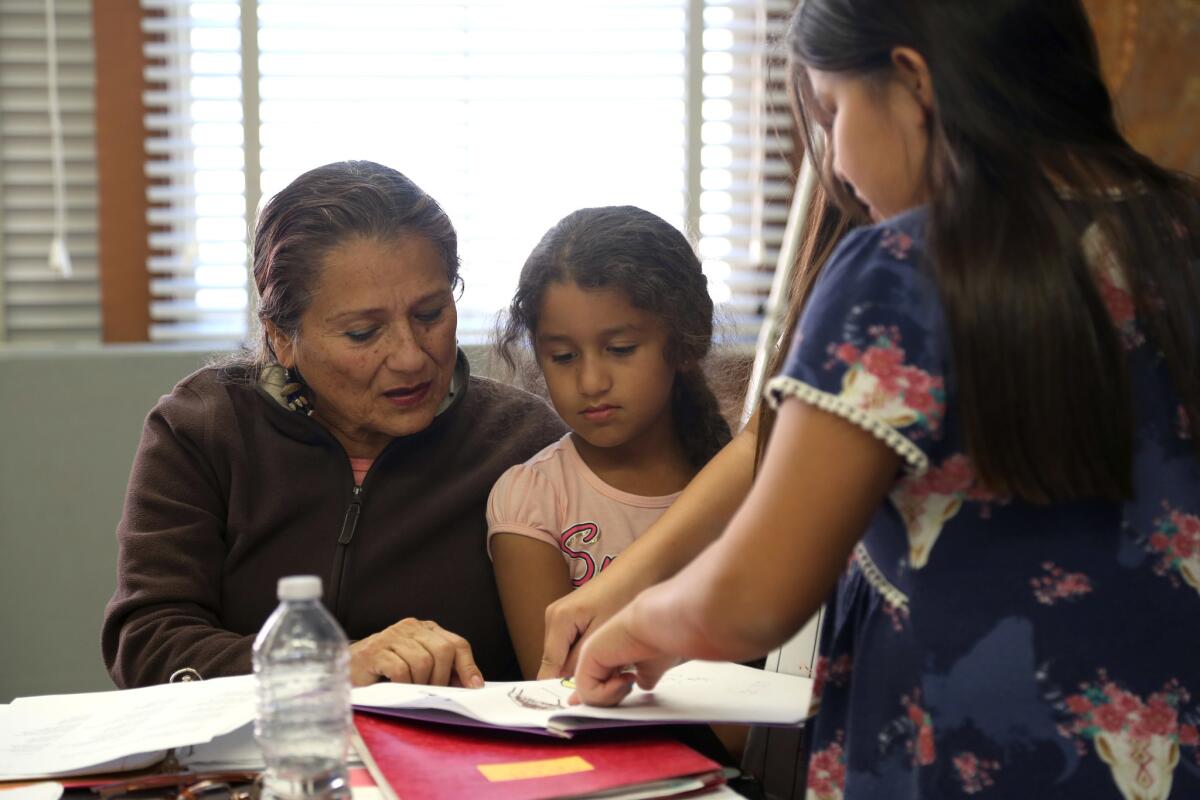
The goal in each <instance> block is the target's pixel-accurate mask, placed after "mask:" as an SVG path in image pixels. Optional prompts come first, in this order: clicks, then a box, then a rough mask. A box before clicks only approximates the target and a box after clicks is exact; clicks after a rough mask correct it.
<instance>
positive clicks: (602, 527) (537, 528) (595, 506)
mask: <svg viewBox="0 0 1200 800" xmlns="http://www.w3.org/2000/svg"><path fill="white" fill-rule="evenodd" d="M677 497H679V492H676V493H675V494H669V495H665V496H662V497H643V496H642V495H636V494H629V493H628V492H622V491H620V490H617V489H614V488H613V487H611V486H609V485H608V484H607V483H605V482H604V481H602V480H600V478H599V476H597V475H596V473H594V472H592V470H591V469H589V468H588V466H587V464H585V463H583V459H582V458H580V457H579V452H578V451H577V450H576V449H575V445H574V444H573V443H572V442H571V434H569V433H568V434H567V435H566V436H564V437H563V438H561V439H559V440H558V441H557V442H555V443H554V444H552V445H550V446H549V447H547V448H546V449H544V450H542V451H541V452H540V453H538V454H537V455H535V456H534V457H533V458H531V459H529V460H528V461H526V462H525V463H524V464H518V465H517V466H515V467H510V468H509V469H508V471H507V472H505V473H504V474H503V475H501V476H500V480H498V481H496V485H495V486H494V487H492V494H491V496H490V497H488V505H487V522H488V552H489V553H490V552H491V542H492V537H493V536H495V535H496V534H497V533H501V532H503V533H516V534H520V535H521V536H528V537H530V538H532V539H537V540H539V541H543V542H545V543H546V544H548V545H550V546H551V547H553V548H554V549H555V550H558V551H559V552H560V553H562V557H563V558H564V559H565V560H566V562H567V569H568V570H569V571H570V573H571V585H572V586H582V585H583V584H585V583H587V582H588V581H589V580H591V579H592V578H593V577H594V576H595V575H596V573H598V572H600V571H601V570H602V569H604V568H605V567H606V566H608V564H609V562H610V561H612V560H613V559H614V558H616V557H617V554H619V553H620V552H621V551H622V550H624V549H625V548H626V547H628V546H629V545H630V544H631V543H632V542H633V540H634V539H636V538H637V537H638V536H640V535H641V533H642V531H644V530H646V529H647V528H649V527H650V526H651V525H652V524H653V523H654V521H655V520H657V519H658V518H659V517H661V516H662V514H663V512H664V511H666V510H667V507H668V506H670V505H671V503H673V502H675V498H677Z"/></svg>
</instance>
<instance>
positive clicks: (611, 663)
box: [570, 607, 682, 706]
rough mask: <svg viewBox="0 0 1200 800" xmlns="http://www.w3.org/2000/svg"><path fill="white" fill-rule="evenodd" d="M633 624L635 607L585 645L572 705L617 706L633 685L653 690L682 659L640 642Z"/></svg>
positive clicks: (602, 629)
mask: <svg viewBox="0 0 1200 800" xmlns="http://www.w3.org/2000/svg"><path fill="white" fill-rule="evenodd" d="M632 623H633V608H632V607H627V608H626V609H625V610H624V611H622V612H621V613H619V614H617V615H616V616H615V617H613V618H612V619H610V620H609V621H608V622H606V623H604V624H603V625H602V626H600V628H598V629H597V630H596V632H595V634H593V635H592V636H591V637H590V638H589V639H588V640H587V642H586V643H585V644H584V645H583V647H582V648H581V650H580V653H579V663H578V665H577V666H576V669H575V694H573V695H572V696H571V700H570V702H571V703H572V704H575V703H581V702H582V703H587V704H588V705H593V706H615V705H616V704H617V703H619V702H621V700H623V699H624V698H625V696H626V695H627V694H629V692H630V691H631V690H632V689H633V684H634V683H637V685H638V686H640V687H641V688H643V689H647V690H649V689H653V688H654V687H655V686H657V685H658V681H659V680H660V679H661V678H662V676H663V673H665V672H666V671H667V670H669V669H670V668H671V667H673V666H675V665H676V664H678V663H679V662H680V661H681V660H682V659H680V658H678V657H676V656H673V655H670V654H667V653H664V652H663V651H662V650H660V649H659V648H657V647H655V646H654V645H653V644H650V643H648V642H646V641H644V640H641V639H639V638H638V637H637V636H636V635H635V634H634V631H633V624H632Z"/></svg>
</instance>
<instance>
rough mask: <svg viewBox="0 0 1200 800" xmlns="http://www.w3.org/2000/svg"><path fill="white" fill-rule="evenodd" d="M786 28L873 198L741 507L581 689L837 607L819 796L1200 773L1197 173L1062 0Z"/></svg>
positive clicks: (611, 685) (835, 154) (1117, 786)
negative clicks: (1167, 148) (1153, 128)
mask: <svg viewBox="0 0 1200 800" xmlns="http://www.w3.org/2000/svg"><path fill="white" fill-rule="evenodd" d="M789 44H790V47H791V54H792V58H793V64H794V75H793V77H794V79H795V80H794V85H795V86H796V88H797V95H798V97H797V99H798V106H799V108H800V110H801V111H800V121H801V123H802V128H803V129H804V130H805V132H806V134H807V136H808V138H809V144H810V147H811V148H812V150H811V152H822V150H821V149H820V148H821V147H822V146H823V152H824V154H825V163H824V168H823V172H824V173H825V174H824V178H825V181H826V187H827V189H828V190H829V191H830V192H831V193H832V194H833V195H834V196H835V197H836V198H838V199H839V200H840V204H841V205H842V206H843V208H844V209H845V210H847V211H848V212H850V213H855V212H856V211H865V212H866V213H868V214H869V215H870V217H871V218H872V220H873V221H874V224H873V225H870V226H867V227H862V228H859V229H858V230H856V231H854V232H853V233H851V234H850V235H849V236H847V237H846V238H845V239H844V240H843V241H842V242H841V244H840V245H839V247H838V249H837V250H836V251H835V252H834V254H833V255H832V256H831V257H830V259H829V260H828V261H827V262H826V265H825V267H824V269H823V271H822V274H821V275H820V277H819V279H818V280H817V281H816V283H815V285H814V288H813V290H812V292H811V294H810V297H809V298H808V301H807V305H806V308H805V311H804V314H803V315H802V316H801V318H800V322H799V324H798V326H797V330H796V332H795V334H794V337H793V340H792V344H791V350H790V354H789V356H788V358H787V361H786V365H785V367H784V370H783V372H782V374H781V375H779V376H777V377H776V378H774V379H773V380H772V381H771V382H770V384H769V387H768V392H767V395H768V400H769V402H770V403H772V404H773V405H774V406H775V407H776V408H777V409H778V416H777V420H776V423H775V426H774V428H773V432H772V434H771V439H770V442H769V444H768V446H767V450H766V454H765V457H764V459H763V462H762V464H761V468H760V471H759V474H758V477H757V480H756V481H755V484H754V486H753V488H752V489H751V490H750V494H749V496H748V497H747V499H746V501H745V502H744V503H743V505H742V506H741V508H740V509H739V511H738V512H737V514H736V515H735V516H734V517H733V519H732V521H731V522H730V524H729V526H728V527H727V529H726V531H725V533H724V535H723V536H722V537H721V538H720V539H719V540H718V541H717V542H715V543H714V544H713V545H712V546H710V547H709V548H708V549H707V550H706V551H705V552H704V553H703V554H702V555H700V556H699V557H698V558H697V559H696V560H695V561H693V562H692V563H691V564H690V565H689V566H687V567H686V568H684V569H683V570H682V571H680V572H679V573H677V574H676V575H675V577H673V578H671V579H669V580H667V581H665V582H663V583H661V584H659V585H658V586H655V587H653V588H651V589H648V590H646V591H644V592H642V593H641V594H640V595H639V596H638V597H637V599H636V600H634V601H633V602H632V603H631V604H630V605H629V606H627V607H626V608H625V609H624V610H623V611H621V612H620V613H618V614H617V615H615V616H613V617H612V618H611V619H610V620H609V621H608V622H607V623H605V624H604V625H603V626H602V627H600V628H599V630H598V631H596V632H595V633H593V634H592V636H591V638H590V639H588V640H587V641H586V642H585V643H584V645H583V648H582V651H581V654H580V658H579V663H578V665H577V668H576V679H577V682H578V686H579V695H580V697H581V698H582V700H584V701H586V702H595V703H614V702H617V701H619V700H620V699H621V697H623V696H624V695H625V693H627V692H628V690H629V688H630V685H631V683H632V682H633V681H635V680H636V682H637V683H639V684H640V685H642V686H644V687H651V686H653V685H654V684H655V683H656V681H657V680H658V678H659V677H660V676H661V674H662V672H663V671H664V670H666V669H667V668H669V667H670V666H672V665H673V664H675V663H677V662H678V661H679V660H680V659H681V658H717V659H738V660H744V659H748V658H752V657H755V656H758V655H761V654H762V653H764V652H766V651H767V650H769V649H770V648H772V647H775V646H777V645H778V644H780V643H781V642H783V641H785V640H786V639H787V638H788V637H789V636H790V635H791V634H792V633H793V632H794V631H795V630H796V629H797V628H798V627H799V626H800V625H801V624H802V623H803V622H804V621H805V620H806V619H807V618H808V617H809V616H810V615H811V614H812V613H813V612H814V611H815V610H816V609H817V608H818V606H819V605H820V604H821V603H823V602H824V603H825V604H826V608H827V614H826V616H825V623H824V626H823V629H822V631H821V658H820V661H819V665H818V674H817V676H816V679H815V684H816V685H815V687H814V688H815V691H814V718H813V719H812V721H811V723H810V735H809V741H810V748H811V751H810V758H809V764H808V797H810V798H819V799H820V800H827V799H829V800H832V799H834V798H906V797H911V798H917V797H920V798H928V797H959V796H963V795H972V796H979V797H989V796H991V797H1019V798H1026V797H1056V798H1057V797H1065V798H1104V797H1114V798H1118V797H1124V798H1147V799H1148V798H1155V799H1161V798H1167V797H1196V796H1200V737H1198V735H1197V724H1198V723H1200V644H1198V641H1197V640H1198V632H1200V188H1198V186H1197V183H1196V181H1195V179H1194V178H1191V177H1188V176H1183V175H1178V174H1174V173H1171V172H1169V171H1167V170H1164V169H1162V168H1160V167H1158V166H1157V165H1155V164H1154V163H1152V162H1150V161H1149V160H1148V159H1146V158H1145V157H1144V156H1142V155H1140V154H1138V153H1137V152H1136V151H1134V150H1133V149H1132V148H1131V147H1130V146H1129V144H1128V143H1127V142H1126V141H1125V140H1124V138H1123V137H1122V136H1121V134H1120V132H1119V130H1118V128H1117V126H1116V123H1115V121H1114V115H1113V109H1112V105H1111V101H1110V98H1109V95H1108V93H1107V91H1106V90H1105V88H1104V85H1103V83H1102V81H1101V77H1100V68H1099V64H1098V59H1097V52H1096V45H1095V41H1094V38H1093V36H1092V33H1091V31H1090V29H1089V27H1088V23H1087V17H1086V14H1085V11H1084V9H1083V7H1082V5H1081V3H1080V2H1079V1H1078V0H989V1H988V2H987V3H965V2H961V0H805V1H804V2H802V3H801V5H800V8H799V10H798V11H797V13H796V16H795V18H794V20H793V24H792V28H791V31H790V37H789ZM631 664H632V665H635V666H636V668H637V671H636V675H630V673H629V672H628V670H625V669H623V668H624V667H626V666H628V665H631Z"/></svg>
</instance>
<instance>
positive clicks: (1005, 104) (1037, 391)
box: [789, 0, 1200, 503]
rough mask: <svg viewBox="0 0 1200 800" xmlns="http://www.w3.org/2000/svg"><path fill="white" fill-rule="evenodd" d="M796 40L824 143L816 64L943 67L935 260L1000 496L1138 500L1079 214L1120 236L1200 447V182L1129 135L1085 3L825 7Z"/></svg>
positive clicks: (983, 450)
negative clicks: (901, 51) (1154, 157)
mask: <svg viewBox="0 0 1200 800" xmlns="http://www.w3.org/2000/svg"><path fill="white" fill-rule="evenodd" d="M789 43H790V48H791V55H792V58H793V61H794V65H795V69H796V71H797V76H796V81H797V84H798V85H799V87H800V94H801V99H802V106H803V107H804V108H803V109H802V112H801V114H800V122H801V127H802V129H803V131H804V135H805V137H806V139H807V140H808V142H809V146H810V147H813V146H815V140H816V138H817V134H816V126H815V125H814V124H813V122H812V120H811V118H810V114H809V110H810V109H811V108H812V104H811V96H810V95H811V86H810V85H809V84H808V81H807V78H806V75H805V73H803V68H804V67H813V68H815V69H819V70H822V71H829V72H844V73H853V74H855V75H859V76H863V77H865V78H869V79H875V80H879V81H886V80H889V79H890V78H891V76H892V74H893V72H892V70H893V67H892V51H893V49H894V48H896V47H900V46H904V47H909V48H912V49H913V50H915V51H917V52H919V53H920V54H921V55H922V57H923V58H924V59H925V61H926V63H927V65H928V68H929V71H930V75H931V79H932V89H933V96H934V104H933V105H934V108H933V111H932V113H931V115H930V119H929V130H930V139H931V148H930V157H929V159H928V162H927V164H926V165H925V170H926V181H927V186H928V190H929V191H928V195H929V197H930V200H929V227H928V241H929V251H930V262H931V263H930V264H929V268H930V269H932V271H933V274H934V277H935V279H936V282H937V286H938V291H939V292H940V295H941V299H942V304H943V306H944V308H945V313H946V318H947V324H948V326H949V332H950V337H951V342H952V350H953V368H954V375H955V380H956V381H957V387H958V396H959V404H958V411H959V413H960V415H961V419H962V429H963V435H964V438H965V442H966V446H967V451H968V454H969V455H970V457H971V460H972V461H973V463H974V466H975V469H976V472H977V474H978V475H979V477H980V478H981V480H982V481H983V482H984V483H985V484H986V485H987V486H988V487H989V488H991V489H993V490H995V491H998V492H1003V493H1008V494H1012V495H1015V496H1018V497H1021V498H1023V499H1025V500H1028V501H1031V502H1035V503H1045V502H1050V501H1058V500H1069V499H1082V498H1107V499H1112V500H1118V499H1123V498H1127V497H1129V496H1130V495H1131V494H1132V492H1133V477H1132V453H1133V441H1134V420H1133V409H1132V392H1131V388H1130V386H1129V381H1128V375H1127V368H1126V363H1125V355H1124V352H1123V349H1122V345H1121V342H1120V340H1119V336H1118V332H1117V331H1116V329H1115V327H1114V325H1113V323H1112V321H1111V319H1110V317H1109V316H1108V314H1107V312H1106V310H1105V305H1104V303H1103V301H1102V299H1101V295H1100V292H1099V291H1098V289H1097V287H1096V285H1095V283H1094V278H1093V273H1092V271H1091V269H1090V268H1089V266H1088V264H1087V262H1086V260H1085V258H1084V254H1083V252H1082V248H1081V242H1080V234H1081V231H1080V229H1079V223H1078V220H1077V218H1076V216H1073V211H1075V212H1077V211H1078V210H1080V209H1082V211H1084V212H1085V213H1086V218H1087V219H1089V220H1092V221H1094V222H1095V223H1096V224H1097V225H1098V226H1099V230H1101V231H1102V232H1103V233H1104V235H1105V236H1106V238H1107V239H1108V241H1109V242H1110V243H1111V245H1112V247H1113V251H1114V254H1115V255H1116V258H1117V261H1118V263H1120V264H1121V265H1122V268H1123V270H1124V273H1125V275H1124V277H1125V279H1126V282H1127V283H1128V285H1129V288H1130V291H1131V295H1132V298H1133V301H1134V305H1135V309H1136V314H1137V322H1138V325H1139V326H1140V327H1141V328H1142V329H1143V330H1144V331H1145V333H1146V334H1147V336H1148V338H1149V339H1150V340H1151V341H1152V342H1153V343H1154V345H1155V346H1156V347H1157V348H1158V350H1159V351H1160V352H1161V353H1162V356H1163V358H1164V359H1165V361H1166V363H1167V365H1168V367H1169V370H1170V374H1171V377H1172V379H1173V382H1174V386H1175V388H1176V390H1177V391H1178V392H1179V394H1180V396H1181V397H1182V399H1183V402H1184V407H1185V409H1186V412H1187V417H1188V424H1189V426H1190V428H1191V432H1192V436H1193V439H1194V440H1195V441H1197V443H1198V447H1200V368H1197V365H1198V364H1200V322H1198V320H1197V313H1198V312H1197V309H1200V285H1198V284H1200V277H1198V275H1197V274H1196V273H1197V271H1198V270H1197V269H1196V262H1197V259H1198V258H1200V187H1198V186H1197V183H1196V180H1195V179H1194V178H1192V177H1189V176H1185V175H1181V174H1175V173H1172V172H1169V171H1167V170H1165V169H1163V168H1161V167H1159V166H1158V165H1156V164H1155V163H1153V162H1152V161H1150V160H1149V159H1148V158H1146V157H1145V156H1143V155H1141V154H1140V153H1138V152H1136V151H1135V150H1134V149H1133V148H1132V147H1131V146H1130V145H1129V143H1128V142H1127V141H1126V140H1125V139H1124V137H1123V136H1122V135H1121V133H1120V131H1119V129H1118V127H1117V123H1116V120H1115V117H1114V113H1113V105H1112V101H1111V98H1110V97H1109V93H1108V91H1107V89H1106V88H1105V86H1104V83H1103V80H1102V78H1101V73H1100V63H1099V56H1098V51H1097V46H1096V41H1095V38H1094V36H1093V34H1092V31H1091V28H1090V27H1089V25H1088V21H1087V15H1086V12H1085V10H1084V8H1083V6H1082V5H1081V3H1080V2H1079V0H1053V1H1051V0H988V2H986V3H964V2H959V0H806V1H805V2H804V3H802V4H801V5H800V7H799V9H798V10H797V12H796V14H795V16H794V17H793V20H792V26H791V29H790V32H789ZM825 167H826V169H825V170H824V171H825V173H826V174H825V176H824V178H825V181H826V183H827V186H828V187H829V188H830V190H831V193H832V194H833V195H834V196H835V197H837V198H844V195H845V193H844V191H843V188H844V187H841V186H839V185H838V184H837V182H836V180H834V179H832V178H831V177H830V176H829V174H828V169H827V167H828V161H826V164H825ZM1114 188H1119V189H1120V190H1121V201H1120V202H1115V201H1114V197H1113V189H1114Z"/></svg>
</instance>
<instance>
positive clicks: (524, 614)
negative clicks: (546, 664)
mask: <svg viewBox="0 0 1200 800" xmlns="http://www.w3.org/2000/svg"><path fill="white" fill-rule="evenodd" d="M491 548H492V569H493V570H494V571H495V573H496V587H497V588H498V589H499V590H500V604H501V605H502V606H503V608H504V620H505V622H507V623H508V633H509V636H511V637H512V642H513V649H515V650H516V651H517V661H518V662H520V664H521V674H522V675H523V676H524V677H525V678H526V679H528V680H532V679H533V678H535V677H537V673H538V666H539V665H540V664H541V661H542V639H543V636H544V633H545V625H544V620H545V616H546V607H547V606H548V605H550V604H551V603H553V602H554V601H555V600H558V599H559V598H560V597H564V596H568V595H569V594H570V593H571V576H570V573H569V572H568V570H567V564H566V561H564V560H563V557H562V553H560V552H559V551H558V550H555V549H554V548H553V547H551V546H550V545H548V544H546V543H545V542H541V541H538V540H537V539H532V538H530V537H528V536H522V535H521V534H517V533H504V532H503V531H499V532H497V533H495V534H493V536H492V540H491ZM618 560H619V559H618ZM614 563H615V562H614ZM609 568H610V569H611V565H610V566H609Z"/></svg>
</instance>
